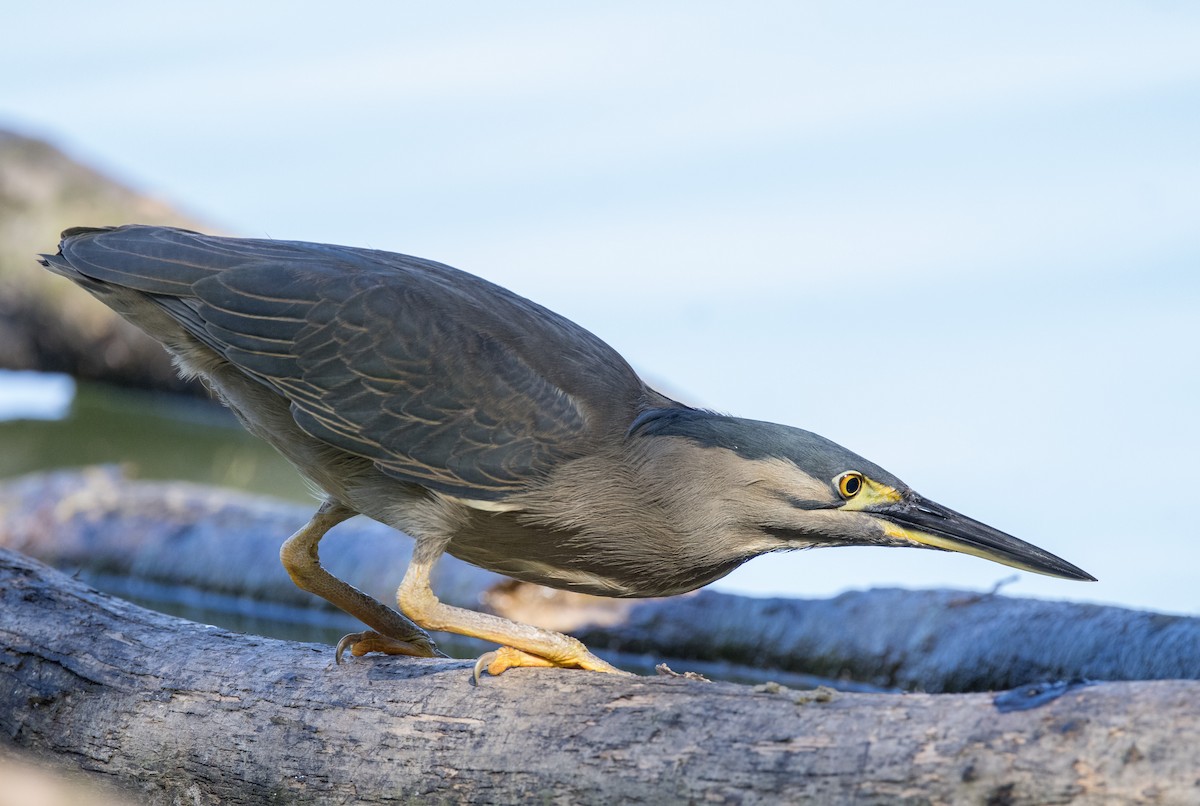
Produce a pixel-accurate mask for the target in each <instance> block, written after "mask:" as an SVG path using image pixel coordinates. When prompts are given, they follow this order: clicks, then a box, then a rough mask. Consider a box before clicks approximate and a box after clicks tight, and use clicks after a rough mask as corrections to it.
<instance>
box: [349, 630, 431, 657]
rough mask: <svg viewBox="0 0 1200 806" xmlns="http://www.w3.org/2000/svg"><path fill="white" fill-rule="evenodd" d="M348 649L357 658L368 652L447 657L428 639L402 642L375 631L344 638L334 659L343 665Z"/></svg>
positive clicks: (352, 634) (422, 638) (354, 633)
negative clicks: (344, 654)
mask: <svg viewBox="0 0 1200 806" xmlns="http://www.w3.org/2000/svg"><path fill="white" fill-rule="evenodd" d="M347 649H349V650H350V654H351V655H353V656H354V657H356V658H361V657H362V656H363V655H365V654H367V653H368V652H383V653H384V654H387V655H409V656H410V657H414V658H444V657H446V655H445V654H444V653H442V652H440V651H438V648H437V647H436V646H434V645H433V642H432V641H430V640H429V639H428V638H424V637H422V636H413V638H412V640H409V641H401V640H400V639H399V638H392V637H390V636H387V635H381V634H379V633H377V632H375V631H374V630H366V631H365V632H352V633H350V634H349V635H344V636H342V640H340V641H338V643H337V649H336V650H334V655H333V659H334V660H335V661H336V662H338V663H341V662H342V653H343V652H345V651H346V650H347Z"/></svg>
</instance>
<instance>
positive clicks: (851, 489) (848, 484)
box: [842, 476, 862, 495]
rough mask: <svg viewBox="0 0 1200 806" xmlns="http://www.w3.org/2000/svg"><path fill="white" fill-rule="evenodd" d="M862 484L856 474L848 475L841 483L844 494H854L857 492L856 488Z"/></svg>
mask: <svg viewBox="0 0 1200 806" xmlns="http://www.w3.org/2000/svg"><path fill="white" fill-rule="evenodd" d="M861 486H862V481H861V480H860V479H859V478H858V476H850V477H849V478H848V479H846V481H845V482H844V483H843V484H842V488H843V489H844V490H845V491H846V495H854V494H855V493H857V492H858V488H859V487H861Z"/></svg>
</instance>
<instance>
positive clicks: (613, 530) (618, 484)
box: [41, 225, 1094, 682]
mask: <svg viewBox="0 0 1200 806" xmlns="http://www.w3.org/2000/svg"><path fill="white" fill-rule="evenodd" d="M41 262H42V264H43V265H44V266H46V267H47V268H48V269H50V270H51V271H53V272H56V273H58V274H60V275H63V276H65V277H67V278H69V279H70V280H72V281H74V282H75V283H76V284H78V285H79V286H82V287H83V288H84V289H85V290H87V291H88V292H90V293H91V294H92V295H94V296H95V297H96V298H98V299H99V300H100V301H102V302H103V303H105V304H106V305H108V306H109V307H110V308H112V309H113V310H114V311H116V312H117V313H118V314H120V315H121V316H123V317H124V318H126V319H128V320H129V321H131V322H132V323H134V324H135V325H137V326H138V327H140V328H141V329H142V330H144V331H145V332H146V333H148V334H149V335H150V336H152V337H153V338H155V339H157V340H158V341H159V342H161V343H162V344H163V346H164V347H165V348H166V349H167V350H168V351H169V352H170V354H171V355H172V356H173V358H174V361H175V363H176V366H177V368H178V370H179V371H180V373H181V374H183V375H185V376H191V377H196V378H199V379H200V380H201V381H202V382H203V383H204V385H205V386H207V387H208V389H209V390H211V392H212V393H213V394H214V395H215V396H216V397H217V398H218V399H219V400H220V401H221V402H222V403H224V404H225V405H226V406H228V407H229V408H230V409H231V410H232V411H233V413H234V414H235V415H236V416H237V418H238V419H239V420H240V421H241V423H242V424H243V425H244V426H245V427H246V429H248V430H249V431H250V432H251V433H253V434H255V435H256V436H258V437H261V438H262V439H264V440H265V441H267V442H268V443H270V444H271V445H272V446H274V448H275V449H276V450H278V451H279V452H280V453H281V454H283V456H284V457H285V458H286V459H287V460H288V461H290V462H291V464H292V465H293V466H294V467H295V468H296V469H297V470H298V471H299V473H300V474H302V475H303V476H304V477H305V478H306V479H307V480H308V481H309V482H310V483H311V484H312V485H313V486H314V487H315V489H317V490H319V491H320V494H321V496H322V502H321V504H320V505H319V507H318V509H317V510H316V512H315V514H314V515H313V516H312V518H311V520H309V521H308V523H306V524H305V525H304V526H303V527H302V528H300V529H299V531H297V532H296V533H295V534H293V535H292V536H291V537H289V538H288V539H287V540H286V541H285V542H284V543H283V546H282V548H281V550H280V557H281V560H282V562H283V565H284V567H285V568H286V570H287V572H288V574H289V575H290V576H291V578H292V580H293V581H294V582H295V583H296V584H297V585H298V586H299V587H300V588H302V589H304V590H306V591H309V592H311V593H313V594H316V595H317V596H320V597H323V598H324V599H326V600H328V601H329V602H330V603H332V604H333V605H335V606H336V607H338V608H340V609H342V610H343V611H345V612H347V613H349V614H350V615H352V616H354V617H355V618H357V619H358V620H359V621H361V622H362V623H363V624H364V625H365V626H366V627H368V628H369V629H367V630H364V631H361V632H356V633H352V634H350V635H347V636H345V637H344V638H342V640H341V641H340V642H339V643H338V645H337V648H336V650H335V659H336V660H338V661H339V662H340V661H341V658H342V655H343V653H344V651H345V650H347V649H349V650H350V652H351V654H352V655H356V656H361V655H364V654H366V653H368V652H383V653H387V654H395V655H411V656H417V657H436V656H441V654H442V653H441V652H440V651H439V650H438V649H437V647H436V645H435V644H434V642H433V641H432V640H431V639H430V637H429V636H428V634H427V633H426V630H434V631H446V632H452V633H458V634H461V635H466V636H473V637H476V638H480V639H483V640H485V641H488V642H491V643H493V644H495V645H497V648H496V649H495V650H492V651H489V652H487V653H486V654H484V655H483V656H481V657H480V658H478V660H477V661H476V664H475V668H474V678H475V680H476V682H478V681H479V679H480V676H481V674H482V673H483V672H485V671H486V672H487V673H489V674H493V675H497V674H501V673H502V672H504V671H505V670H507V669H510V668H514V667H530V666H532V667H566V668H578V669H586V670H592V671H597V672H610V673H620V670H619V669H617V668H616V667H614V666H612V665H611V664H609V663H608V662H607V661H605V660H603V659H602V658H600V657H597V656H596V655H594V654H592V653H591V652H590V651H589V650H588V649H587V647H586V646H584V644H583V643H582V642H580V641H578V640H577V639H575V638H572V637H570V636H567V635H564V634H561V633H558V632H554V631H551V630H547V629H543V628H540V627H535V626H532V625H527V624H521V623H518V622H515V621H511V620H509V619H505V618H501V617H499V616H496V615H493V614H489V613H482V612H476V611H473V610H469V609H465V608H459V607H453V606H450V605H447V604H445V603H443V602H441V601H439V600H438V598H437V596H436V595H435V593H434V592H433V590H432V588H431V586H430V573H431V569H432V568H433V565H434V563H435V562H436V561H437V560H438V558H439V557H440V556H441V555H442V554H444V553H449V554H451V555H453V556H455V557H458V558H460V559H462V560H465V561H466V562H468V563H472V564H474V565H477V566H480V567H482V568H485V569H488V570H490V571H494V572H497V573H500V574H504V575H507V576H509V577H513V578H515V579H518V580H522V581H525V582H532V583H537V584H540V585H547V586H549V587H552V588H558V589H562V590H569V591H578V592H583V593H589V594H595V595H600V596H610V597H635V598H636V597H662V596H673V595H677V594H682V593H686V592H688V591H692V590H695V589H697V588H700V587H702V586H704V585H707V584H709V583H710V582H713V581H715V580H718V579H720V578H722V577H724V576H725V575H726V574H728V573H729V572H731V571H732V570H733V569H735V568H737V567H738V566H740V565H742V564H743V563H745V562H746V561H748V560H750V559H751V558H753V557H756V556H759V555H761V554H765V553H768V552H775V551H781V550H787V549H801V548H812V547H828V546H858V545H871V546H901V547H915V548H925V549H939V550H946V551H956V552H963V553H966V554H972V555H975V556H976V557H981V558H983V559H987V560H991V561H995V562H998V563H1003V564H1005V565H1009V566H1013V567H1016V568H1020V569H1024V570H1027V571H1032V572H1036V573H1039V574H1046V575H1049V576H1054V577H1061V578H1064V579H1072V580H1094V578H1093V577H1092V576H1091V575H1090V574H1088V573H1086V572H1084V571H1082V570H1080V569H1079V568H1077V567H1076V566H1074V565H1072V564H1070V563H1068V562H1066V561H1065V560H1063V559H1061V558H1059V557H1057V556H1055V555H1053V554H1051V553H1049V552H1047V551H1045V550H1043V549H1041V548H1038V547H1036V546H1034V545H1032V544H1030V543H1027V542H1025V541H1022V540H1020V539H1018V538H1016V537H1013V536H1011V535H1009V534H1006V533H1004V532H1002V531H999V530H997V529H994V528H992V527H990V526H987V525H985V524H983V523H981V522H979V521H976V520H973V519H971V518H969V517H967V516H965V515H962V514H959V513H958V512H955V511H953V510H951V509H948V508H947V507H944V506H942V505H940V504H937V503H934V502H933V501H931V500H929V499H927V498H925V497H923V496H921V495H920V494H918V493H917V492H916V491H914V490H913V489H912V488H910V487H909V486H908V485H906V484H905V483H904V482H902V481H901V480H900V479H899V478H897V477H896V476H894V475H893V474H891V473H890V472H888V471H887V470H884V469H883V468H882V467H880V466H878V465H876V464H874V463H873V462H870V461H868V460H867V459H864V458H863V457H861V456H858V455H857V454H855V453H853V452H851V451H849V450H847V449H846V448H843V447H842V446H841V445H838V444H837V443H835V442H833V441H831V440H829V439H826V438H824V437H821V436H819V435H817V434H814V433H811V432H809V431H805V430H802V429H799V428H794V427H791V426H787V425H779V424H775V423H769V422H760V421H755V420H749V419H742V418H738V417H733V416H728V415H726V414H721V413H717V412H714V411H709V410H704V409H698V408H694V407H691V406H688V405H685V404H683V403H680V402H679V401H676V400H674V399H672V398H670V397H668V396H667V395H664V394H662V393H660V392H658V391H656V390H655V389H653V388H651V387H650V386H649V385H648V384H646V383H645V382H644V381H643V380H642V379H641V378H640V377H639V376H638V374H637V373H636V372H635V371H634V370H633V369H632V368H631V367H630V365H629V363H628V362H626V361H625V359H624V358H622V357H621V355H620V354H618V353H617V352H616V350H614V349H613V348H611V347H610V346H608V345H607V344H606V343H605V342H603V341H601V340H600V339H599V338H598V337H597V336H595V335H593V334H592V333H591V332H589V331H588V330H586V329H584V328H583V327H581V326H579V325H577V324H575V323H574V322H572V321H570V320H568V319H566V318H564V317H563V316H560V315H558V314H556V313H554V312H552V311H550V310H548V309H546V308H544V307H542V306H540V305H538V304H536V303H534V302H532V301H530V300H528V299H525V298H523V297H521V296H519V295H517V294H515V293H513V292H511V291H508V290H506V289H504V288H502V287H500V286H498V285H495V284H493V283H491V282H489V281H487V280H485V279H482V278H480V277H477V276H475V275H473V274H469V273H467V272H464V271H460V270H458V269H455V268H452V267H450V266H447V265H444V264H441V263H436V262H434V261H431V260H425V259H422V258H417V257H411V256H407V255H401V254H395V253H391V252H385V251H378V250H372V249H361V248H354V247H346V246H334V245H327V244H318V243H306V242H298V241H285V240H269V239H247V238H229V237H218V236H211V235H205V234H201V233H197V232H192V231H189V230H183V229H176V228H169V227H152V226H143V225H126V226H118V227H77V228H72V229H68V230H66V231H65V232H64V233H63V234H62V239H61V241H60V244H59V249H58V253H57V254H54V255H42V256H41ZM358 514H362V515H366V516H367V517H370V518H373V519H375V520H377V521H380V522H382V523H384V524H387V525H388V526H391V527H394V528H396V529H398V530H400V531H402V532H404V533H406V534H408V535H410V536H412V538H413V539H414V540H415V544H414V548H413V553H412V559H411V561H410V563H409V565H408V568H407V570H406V571H405V573H404V575H403V577H402V579H401V581H400V583H399V587H398V590H397V593H396V604H397V607H396V608H391V607H388V606H386V605H384V604H383V603H382V602H380V601H378V600H376V599H374V598H372V597H370V596H368V595H366V594H365V593H363V592H361V591H359V590H358V589H357V588H355V587H353V586H352V585H350V584H348V583H347V582H345V581H343V580H341V579H338V578H337V577H334V576H333V575H332V574H330V573H329V572H328V571H326V570H325V568H323V567H322V565H321V562H320V557H319V554H318V544H319V543H320V541H321V538H322V537H323V536H324V535H325V533H326V532H327V531H329V529H331V528H332V527H334V526H335V525H337V524H338V523H340V522H342V521H344V520H346V519H347V518H350V517H352V516H354V515H358ZM385 559H386V558H380V560H381V561H384V560H385Z"/></svg>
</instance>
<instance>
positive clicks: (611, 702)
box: [0, 551, 1200, 804]
mask: <svg viewBox="0 0 1200 806" xmlns="http://www.w3.org/2000/svg"><path fill="white" fill-rule="evenodd" d="M468 667H469V664H468V663H467V662H463V661H438V660H413V659H403V658H384V657H379V658H359V659H355V660H354V661H353V662H352V663H349V664H346V665H343V666H335V665H334V664H333V662H332V657H331V653H330V651H329V648H328V647H325V646H316V645H311V644H296V643H289V642H284V641H279V640H274V639H265V638H257V637H252V636H245V635H239V634H235V633H231V632H227V631H225V630H220V629H216V628H212V627H204V626H201V625H198V624H194V623H191V622H186V621H182V620H180V619H176V618H174V617H171V616H165V615H162V614H158V613H154V612H152V611H148V610H144V609H141V608H139V607H136V606H135V605H132V604H129V603H127V602H124V601H122V600H119V599H115V598H113V597H110V596H107V595H105V594H101V593H98V592H96V591H94V590H92V589H90V588H88V587H86V586H84V585H83V584H81V583H79V582H78V581H75V580H72V579H70V578H68V577H66V576H65V575H63V574H61V573H59V572H56V571H53V570H51V569H49V568H47V567H45V566H42V565H40V564H39V563H36V562H35V561H32V560H29V559H28V558H24V557H22V556H20V555H17V554H14V553H11V552H7V551H0V737H2V740H3V741H5V742H7V743H9V744H11V745H15V746H17V747H19V748H21V749H22V750H24V751H26V752H33V753H36V754H38V755H40V756H42V757H43V758H46V759H52V760H56V763H58V764H60V765H61V766H62V767H64V768H72V769H82V770H84V771H86V772H89V773H92V774H94V775H95V776H96V777H98V778H102V779H104V780H105V781H108V782H111V783H116V784H119V785H120V786H122V787H124V788H126V789H127V790H129V791H131V792H132V793H133V794H134V795H135V797H136V798H137V799H138V800H140V801H143V802H146V803H163V804H166V803H179V802H186V803H201V804H217V803H220V804H238V803H254V804H258V803H268V802H272V803H279V802H321V803H351V802H353V803H377V802H395V801H404V802H408V801H413V802H435V803H436V802H455V803H457V802H467V803H511V802H522V803H524V802H530V801H532V802H546V803H614V802H636V803H656V804H670V803H689V802H700V801H713V802H733V803H747V804H750V803H776V802H802V801H803V802H818V803H828V804H838V803H855V804H872V803H888V804H896V803H901V804H903V803H922V804H925V803H1005V804H1044V803H1099V802H1112V803H1117V802H1120V803H1135V802H1145V803H1195V802H1197V800H1198V799H1200V781H1198V780H1197V779H1198V776H1197V772H1196V756H1195V754H1196V748H1197V747H1198V746H1200V683H1197V682H1189V681H1162V682H1144V683H1106V684H1096V685H1091V686H1083V687H1077V688H1070V687H1067V688H1065V689H1064V690H1063V691H1062V692H1061V696H1056V695H1057V694H1059V693H1060V692H1058V691H1056V690H1053V689H1050V690H1048V693H1043V694H1041V695H1039V696H1031V694H1030V693H1029V692H1025V693H1018V694H1016V695H1012V694H1009V695H1001V696H1000V697H993V696H992V695H988V694H964V695H927V694H844V693H835V694H832V695H831V696H829V697H824V696H817V697H814V696H813V695H812V694H811V693H802V692H797V691H794V690H786V689H785V690H775V689H773V688H772V687H758V688H750V687H747V686H739V685H735V684H728V683H702V682H695V681H691V680H685V679H677V678H676V679H668V678H621V677H612V676H606V675H598V674H592V673H586V672H572V671H564V670H546V669H520V670H515V671H510V672H508V673H506V674H504V675H503V676H501V677H499V678H485V680H484V681H483V684H482V685H480V686H478V687H473V686H472V685H471V684H470V682H469V679H470V672H469V668H468ZM997 703H999V706H998V704H997Z"/></svg>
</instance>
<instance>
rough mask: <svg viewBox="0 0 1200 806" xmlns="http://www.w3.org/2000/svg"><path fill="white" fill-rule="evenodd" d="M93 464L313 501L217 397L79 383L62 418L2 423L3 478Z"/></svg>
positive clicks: (290, 470)
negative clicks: (185, 396) (215, 399)
mask: <svg viewBox="0 0 1200 806" xmlns="http://www.w3.org/2000/svg"><path fill="white" fill-rule="evenodd" d="M95 464H120V465H121V466H122V467H123V468H124V469H125V472H126V474H127V475H128V476H130V477H131V478H141V479H183V480H187V481H196V482H202V483H205V484H217V485H221V486H223V487H235V488H238V489H242V490H247V491H250V492H256V493H264V494H267V495H273V496H278V497H281V498H288V499H292V500H297V501H304V502H311V501H312V500H313V498H312V496H311V495H310V494H309V493H308V490H307V488H306V487H305V485H304V482H303V481H302V480H301V478H300V476H299V475H297V473H296V471H295V470H294V469H293V468H292V466H291V465H289V464H288V463H287V462H286V461H284V460H283V458H282V457H280V456H279V454H278V453H276V452H275V451H274V450H273V449H272V448H271V447H270V446H268V445H267V444H266V443H264V442H262V441H261V440H259V439H256V438H255V437H252V436H250V434H248V433H246V431H245V430H243V429H242V427H241V426H240V425H239V424H238V422H237V420H235V419H234V417H233V415H232V414H230V413H229V412H228V411H227V410H226V409H224V408H223V407H221V406H219V405H217V404H215V403H212V402H211V401H204V400H192V399H188V398H181V397H179V396H177V395H165V394H155V393H150V392H135V391H128V390H123V389H115V388H112V387H107V386H101V385H94V384H79V386H78V388H77V390H76V394H75V399H74V401H73V403H72V405H71V409H70V412H69V414H68V415H67V417H65V418H64V419H61V420H7V421H3V422H0V478H11V477H13V476H20V475H24V474H26V473H33V472H35V471H39V470H50V469H54V468H62V467H79V466H83V465H95Z"/></svg>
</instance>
